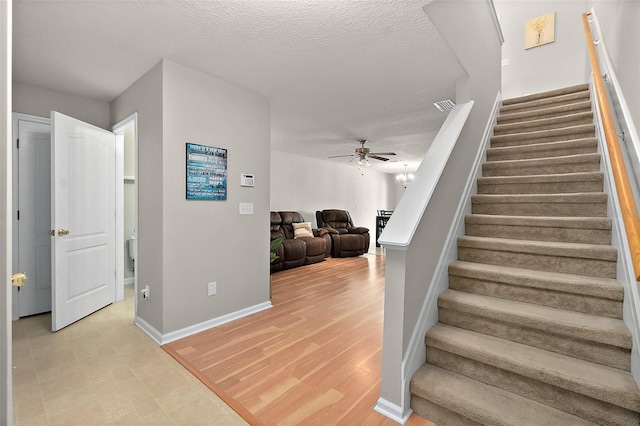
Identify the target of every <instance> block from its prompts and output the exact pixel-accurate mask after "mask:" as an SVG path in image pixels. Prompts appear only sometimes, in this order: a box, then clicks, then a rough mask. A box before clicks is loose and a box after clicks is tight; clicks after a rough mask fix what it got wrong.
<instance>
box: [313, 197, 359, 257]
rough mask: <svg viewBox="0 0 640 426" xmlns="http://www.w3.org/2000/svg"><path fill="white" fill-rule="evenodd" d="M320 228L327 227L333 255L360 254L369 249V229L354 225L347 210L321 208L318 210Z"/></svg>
mask: <svg viewBox="0 0 640 426" xmlns="http://www.w3.org/2000/svg"><path fill="white" fill-rule="evenodd" d="M316 221H317V224H318V228H325V229H327V230H328V231H329V235H330V236H331V256H333V257H349V256H360V255H362V254H365V253H366V252H368V251H369V240H370V237H369V229H368V228H364V227H358V226H353V220H351V215H350V214H349V212H348V211H346V210H335V209H333V210H321V211H317V212H316Z"/></svg>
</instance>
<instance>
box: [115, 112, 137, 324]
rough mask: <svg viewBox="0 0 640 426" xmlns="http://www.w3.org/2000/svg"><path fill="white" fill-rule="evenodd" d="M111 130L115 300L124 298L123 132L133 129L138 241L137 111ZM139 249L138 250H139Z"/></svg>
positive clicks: (135, 209) (135, 227) (134, 315)
mask: <svg viewBox="0 0 640 426" xmlns="http://www.w3.org/2000/svg"><path fill="white" fill-rule="evenodd" d="M111 131H112V132H113V133H114V134H115V135H116V246H117V247H119V248H120V249H121V250H122V252H121V253H118V250H116V256H117V257H116V276H117V277H119V278H118V279H117V280H116V302H118V301H120V300H123V299H124V257H123V256H124V245H125V241H124V134H125V133H127V132H129V131H133V135H134V145H135V162H134V164H135V166H134V169H135V170H134V176H133V179H134V183H133V192H134V200H135V205H134V219H133V220H134V229H135V234H134V236H135V237H136V242H137V244H138V247H140V244H139V241H138V113H137V112H134V113H133V114H131V115H130V116H128V117H127V118H125V119H123V120H121V121H119V122H118V123H116V124H114V125H113V126H112V127H111ZM139 251H140V250H138V252H139ZM138 266H139V256H137V255H136V260H135V268H134V270H133V291H134V295H137V294H138V269H139V267H138ZM133 300H134V305H133V317H134V318H136V316H137V314H138V298H137V297H135V296H134V298H133Z"/></svg>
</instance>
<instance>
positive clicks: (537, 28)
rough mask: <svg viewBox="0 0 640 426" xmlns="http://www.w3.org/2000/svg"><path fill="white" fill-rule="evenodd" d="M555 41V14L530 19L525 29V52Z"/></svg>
mask: <svg viewBox="0 0 640 426" xmlns="http://www.w3.org/2000/svg"><path fill="white" fill-rule="evenodd" d="M554 40H555V12H552V13H548V14H546V15H542V16H538V17H537V18H533V19H529V20H528V21H527V23H526V25H525V27H524V48H525V50H527V49H531V48H533V47H538V46H542V45H543V44H547V43H553V41H554Z"/></svg>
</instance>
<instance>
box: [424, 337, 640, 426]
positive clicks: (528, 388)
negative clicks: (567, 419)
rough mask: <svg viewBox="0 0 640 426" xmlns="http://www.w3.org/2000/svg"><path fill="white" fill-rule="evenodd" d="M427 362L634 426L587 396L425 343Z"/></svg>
mask: <svg viewBox="0 0 640 426" xmlns="http://www.w3.org/2000/svg"><path fill="white" fill-rule="evenodd" d="M427 362H428V363H429V364H433V365H436V366H438V367H440V368H444V369H446V370H450V371H455V372H457V373H458V374H462V375H465V376H467V377H471V378H473V379H476V380H479V381H481V382H483V383H486V384H489V385H491V386H496V387H499V388H501V389H505V390H507V391H509V392H513V393H515V394H518V395H522V396H525V397H527V398H529V399H532V400H535V401H538V402H541V403H543V404H546V405H549V406H551V407H554V408H557V409H559V410H563V411H566V412H569V413H571V414H574V415H576V416H579V417H582V418H584V419H587V420H590V421H592V422H595V423H599V424H607V425H632V424H637V422H638V417H637V413H634V412H632V411H630V410H627V409H625V408H622V407H618V406H616V405H613V404H610V403H607V402H604V401H600V400H597V399H594V398H591V397H589V396H585V395H581V394H578V393H576V392H573V391H570V390H567V389H563V388H559V387H557V386H554V385H553V384H549V383H544V382H542V381H539V380H535V379H531V378H529V377H526V376H522V375H520V374H517V373H514V372H510V371H507V370H504V369H501V368H496V367H494V366H491V365H488V364H485V363H483V362H479V361H476V360H473V359H470V358H466V357H463V356H459V355H456V354H453V353H451V352H447V351H445V350H441V349H438V348H436V347H433V346H430V345H429V343H427Z"/></svg>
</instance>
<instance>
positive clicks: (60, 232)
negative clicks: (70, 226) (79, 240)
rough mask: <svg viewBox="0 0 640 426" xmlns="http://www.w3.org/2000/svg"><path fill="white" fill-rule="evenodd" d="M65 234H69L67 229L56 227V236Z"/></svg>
mask: <svg viewBox="0 0 640 426" xmlns="http://www.w3.org/2000/svg"><path fill="white" fill-rule="evenodd" d="M65 235H69V231H68V230H66V229H58V236H59V237H64V236H65Z"/></svg>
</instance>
